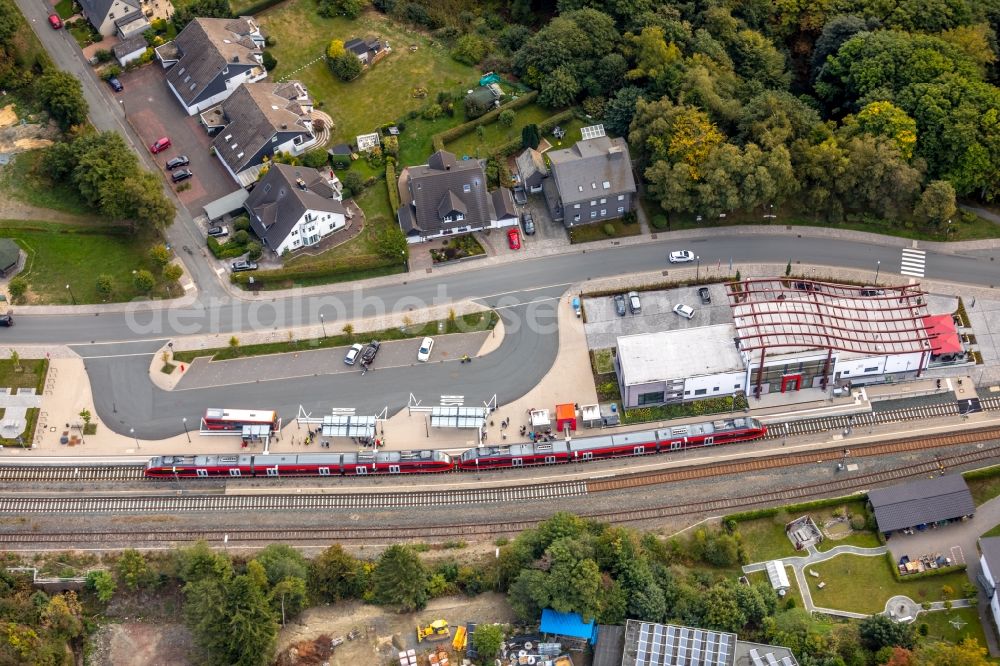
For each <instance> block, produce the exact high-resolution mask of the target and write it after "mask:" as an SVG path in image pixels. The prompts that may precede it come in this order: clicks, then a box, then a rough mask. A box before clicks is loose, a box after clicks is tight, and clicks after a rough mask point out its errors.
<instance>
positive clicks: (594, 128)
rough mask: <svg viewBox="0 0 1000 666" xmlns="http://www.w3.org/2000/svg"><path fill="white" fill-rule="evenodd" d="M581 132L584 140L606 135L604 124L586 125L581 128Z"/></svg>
mask: <svg viewBox="0 0 1000 666" xmlns="http://www.w3.org/2000/svg"><path fill="white" fill-rule="evenodd" d="M580 133H581V134H583V138H584V140H586V139H596V138H598V137H602V136H605V133H604V125H591V126H590V127H584V128H582V129H581V130H580Z"/></svg>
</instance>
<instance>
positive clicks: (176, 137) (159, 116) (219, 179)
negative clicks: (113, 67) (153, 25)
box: [117, 63, 239, 215]
mask: <svg viewBox="0 0 1000 666" xmlns="http://www.w3.org/2000/svg"><path fill="white" fill-rule="evenodd" d="M118 78H119V79H120V80H121V82H122V85H124V86H125V90H123V91H122V92H120V93H118V94H117V98H118V100H119V104H121V103H122V102H124V104H123V107H124V110H125V117H126V119H127V120H128V122H129V124H130V125H132V128H133V129H134V130H135V131H136V133H138V135H139V137H140V138H141V139H142V142H143V143H144V144H145V145H146V150H147V151H148V150H149V145H150V144H152V143H153V142H154V141H156V140H157V139H159V138H160V137H162V136H167V137H170V141H171V143H172V144H173V145H172V146H171V147H170V148H168V149H167V150H165V151H163V152H162V153H159V154H157V155H153V156H152V157H153V160H154V161H155V162H156V163H157V165H159V167H160V172H161V173H163V175H164V178H167V179H168V182H169V177H168V176H167V172H166V169H165V167H164V165H165V164H166V162H167V160H169V159H170V158H172V157H176V156H177V155H187V156H188V158H189V159H190V160H191V165H190V166H189V167H188V168H189V169H191V171H193V172H194V177H193V178H190V179H188V180H186V181H184V182H185V183H190V184H191V186H190V188H189V189H186V190H180V191H178V190H177V186H173V188H174V190H175V191H176V192H177V197H178V198H179V199H180V200H181V202H183V203H184V205H185V206H187V208H188V209H190V210H192V211H193V212H194V213H195V214H196V215H197V213H198V212H199V211H198V209H199V208H200V207H201V206H203V205H205V204H206V203H209V202H210V201H214V200H215V199H218V198H219V197H221V196H223V195H226V194H229V193H230V192H234V191H235V190H236V189H237V188H238V187H239V185H237V183H236V181H234V180H233V179H232V178H231V177H230V175H229V173H228V172H226V170H225V168H224V167H223V166H222V164H220V163H219V160H218V158H216V157H215V156H214V155H212V152H211V146H212V142H211V138H210V137H209V136H208V133H207V132H205V129H204V128H203V127H202V126H201V124H200V123H199V122H198V116H188V115H186V114H185V112H184V109H183V108H182V107H181V105H180V102H178V101H177V98H176V97H174V94H173V92H171V91H170V88H169V87H167V82H166V72H165V70H164V69H162V68H161V67H160V66H159V65H158V64H157V63H151V64H149V65H146V66H145V67H142V68H139V69H136V70H133V71H131V72H123V73H122V74H121V76H119V77H118Z"/></svg>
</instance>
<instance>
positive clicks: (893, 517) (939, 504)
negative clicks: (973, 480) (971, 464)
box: [868, 474, 976, 532]
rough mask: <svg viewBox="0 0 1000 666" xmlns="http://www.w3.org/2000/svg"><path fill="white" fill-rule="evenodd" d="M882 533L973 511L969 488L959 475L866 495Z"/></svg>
mask: <svg viewBox="0 0 1000 666" xmlns="http://www.w3.org/2000/svg"><path fill="white" fill-rule="evenodd" d="M868 501H870V502H871V504H872V508H873V509H874V510H875V519H876V520H877V521H878V528H879V530H881V531H882V532H892V531H894V530H901V529H903V528H906V527H915V526H917V525H923V524H925V523H935V522H937V521H939V520H949V519H951V518H961V517H962V516H971V515H972V514H974V513H975V512H976V504H975V502H973V501H972V493H970V492H969V486H968V485H967V484H966V483H965V479H963V478H962V476H961V475H960V474H951V475H946V476H937V477H934V478H932V479H920V480H919V481H910V482H908V483H901V484H899V485H895V486H889V487H888V488H876V489H874V490H871V491H869V492H868Z"/></svg>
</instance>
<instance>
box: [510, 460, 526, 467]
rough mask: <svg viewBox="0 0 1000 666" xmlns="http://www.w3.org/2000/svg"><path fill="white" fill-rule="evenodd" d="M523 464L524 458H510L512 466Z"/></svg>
mask: <svg viewBox="0 0 1000 666" xmlns="http://www.w3.org/2000/svg"><path fill="white" fill-rule="evenodd" d="M523 465H524V460H523V459H521V458H511V459H510V466H511V467H521V466H523Z"/></svg>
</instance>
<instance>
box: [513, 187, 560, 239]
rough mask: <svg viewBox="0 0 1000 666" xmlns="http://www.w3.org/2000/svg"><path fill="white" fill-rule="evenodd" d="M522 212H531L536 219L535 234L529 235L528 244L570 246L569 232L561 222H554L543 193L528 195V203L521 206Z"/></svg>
mask: <svg viewBox="0 0 1000 666" xmlns="http://www.w3.org/2000/svg"><path fill="white" fill-rule="evenodd" d="M521 212H522V214H523V213H525V212H528V213H531V217H532V218H534V220H535V235H534V236H528V237H527V241H526V242H527V244H528V245H529V246H532V247H566V246H569V234H567V233H566V227H564V226H563V225H562V223H561V222H553V221H552V216H550V215H549V209H548V207H546V205H545V197H544V196H542V195H541V194H531V195H529V196H528V203H526V204H524V205H523V206H521Z"/></svg>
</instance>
